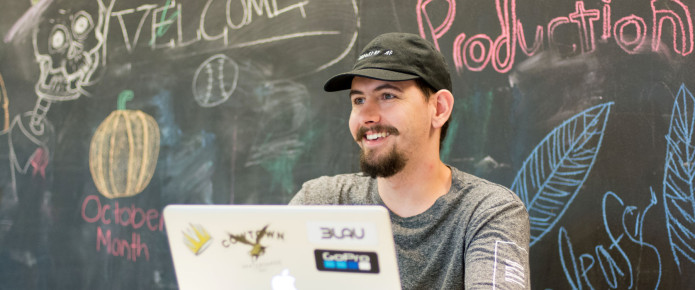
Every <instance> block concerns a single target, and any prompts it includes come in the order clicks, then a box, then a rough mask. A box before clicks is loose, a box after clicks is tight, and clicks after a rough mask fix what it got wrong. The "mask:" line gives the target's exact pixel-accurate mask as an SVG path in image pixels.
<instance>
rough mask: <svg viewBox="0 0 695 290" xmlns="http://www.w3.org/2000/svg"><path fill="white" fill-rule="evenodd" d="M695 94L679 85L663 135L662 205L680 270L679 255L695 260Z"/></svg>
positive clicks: (675, 259) (674, 257)
mask: <svg viewBox="0 0 695 290" xmlns="http://www.w3.org/2000/svg"><path fill="white" fill-rule="evenodd" d="M693 130H695V98H693V94H692V93H691V92H690V91H689V90H688V89H687V88H686V87H685V85H681V88H680V90H679V91H678V95H677V96H676V101H675V103H674V105H673V112H672V114H671V125H670V128H669V132H668V134H667V135H666V143H667V148H666V164H665V165H666V167H665V169H664V208H665V211H664V212H665V214H666V228H667V229H668V238H669V241H670V243H671V252H672V253H673V259H674V261H675V262H676V265H678V269H679V270H680V265H681V259H684V260H688V261H690V262H691V263H695V198H694V197H693V192H694V191H695V190H694V188H693V183H694V181H693V178H695V147H694V146H695V144H693V142H694V141H695V139H693V137H694V136H693Z"/></svg>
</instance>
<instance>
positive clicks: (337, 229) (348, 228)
mask: <svg viewBox="0 0 695 290" xmlns="http://www.w3.org/2000/svg"><path fill="white" fill-rule="evenodd" d="M307 234H308V235H309V241H310V242H312V243H314V244H341V245H345V244H351V245H376V244H378V243H379V240H378V232H377V230H376V224H374V223H359V222H308V223H307Z"/></svg>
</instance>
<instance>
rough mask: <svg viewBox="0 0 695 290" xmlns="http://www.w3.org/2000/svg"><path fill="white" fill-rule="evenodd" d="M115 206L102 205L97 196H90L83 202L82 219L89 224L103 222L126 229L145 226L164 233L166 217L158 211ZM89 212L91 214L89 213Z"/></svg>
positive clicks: (131, 206)
mask: <svg viewBox="0 0 695 290" xmlns="http://www.w3.org/2000/svg"><path fill="white" fill-rule="evenodd" d="M114 203H115V204H114V205H110V204H104V205H102V204H101V200H100V199H99V196H97V195H89V196H87V198H85V199H84V201H83V202H82V219H84V220H85V221H87V222H89V223H96V222H99V221H101V223H102V224H105V225H108V224H111V222H113V223H114V224H117V225H121V226H124V227H132V228H133V229H139V228H141V227H143V226H144V225H146V226H147V229H149V230H150V231H160V232H161V231H162V229H163V227H164V217H163V216H162V215H161V214H160V213H159V211H158V210H156V209H148V210H147V211H145V210H144V209H142V208H139V207H135V205H134V204H131V205H130V206H121V205H119V203H118V201H116V202H114ZM88 212H89V213H88Z"/></svg>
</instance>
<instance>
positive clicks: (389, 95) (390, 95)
mask: <svg viewBox="0 0 695 290" xmlns="http://www.w3.org/2000/svg"><path fill="white" fill-rule="evenodd" d="M383 98H384V100H390V99H395V98H396V96H394V95H393V94H384V95H383Z"/></svg>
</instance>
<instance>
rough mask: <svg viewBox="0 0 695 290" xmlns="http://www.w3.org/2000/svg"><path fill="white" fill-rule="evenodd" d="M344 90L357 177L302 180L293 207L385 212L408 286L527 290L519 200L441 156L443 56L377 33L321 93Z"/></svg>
mask: <svg viewBox="0 0 695 290" xmlns="http://www.w3.org/2000/svg"><path fill="white" fill-rule="evenodd" d="M347 89H349V90H350V93H349V95H350V101H351V103H352V112H351V114H350V121H349V126H350V132H351V133H352V136H353V137H354V138H355V141H356V142H357V144H358V145H359V146H360V147H361V149H362V151H361V156H360V166H361V169H362V173H357V174H344V175H338V176H333V177H325V176H324V177H321V178H318V179H315V180H311V181H308V182H306V183H305V184H304V185H303V186H302V189H301V190H300V191H299V192H298V193H297V195H296V196H295V197H294V198H293V199H292V201H290V204H348V205H374V204H376V205H383V206H385V207H387V208H388V209H389V212H390V216H391V223H392V229H393V236H394V241H395V243H396V251H397V257H398V266H399V270H400V276H401V282H402V286H403V288H404V289H461V288H464V287H465V288H466V289H472V288H483V289H491V288H496V289H524V288H530V272H529V262H528V248H529V221H528V213H527V212H526V209H525V207H524V205H523V203H522V202H521V201H520V199H519V198H518V197H517V196H516V195H515V194H514V193H512V192H511V191H510V190H509V189H507V188H504V187H502V186H500V185H497V184H494V183H491V182H489V181H486V180H483V179H480V178H477V177H475V176H472V175H469V174H467V173H464V172H461V171H459V170H458V169H456V168H453V167H449V166H447V165H446V164H444V163H443V162H442V161H441V159H440V156H439V148H440V146H441V141H442V140H443V138H444V136H445V134H446V127H447V124H448V120H449V117H450V116H451V111H452V108H453V106H454V97H453V95H452V93H451V90H452V85H451V78H450V75H449V72H448V69H447V65H446V62H445V61H444V57H443V56H442V54H441V53H440V52H439V51H438V50H436V49H435V47H434V46H433V45H432V44H431V43H430V42H428V41H426V40H424V39H422V38H420V37H419V36H417V35H413V34H406V33H387V34H383V35H380V36H378V37H376V38H375V39H374V40H372V41H371V42H370V43H369V44H367V46H366V47H365V48H364V50H363V51H362V53H361V54H360V56H359V58H358V59H357V62H356V63H355V65H354V67H353V70H352V71H350V72H347V73H343V74H339V75H337V76H334V77H333V78H331V79H329V80H328V82H326V84H325V86H324V90H326V91H329V92H332V91H340V90H347Z"/></svg>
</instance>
